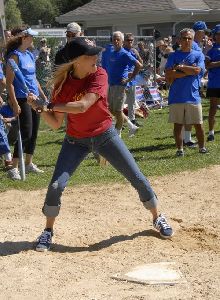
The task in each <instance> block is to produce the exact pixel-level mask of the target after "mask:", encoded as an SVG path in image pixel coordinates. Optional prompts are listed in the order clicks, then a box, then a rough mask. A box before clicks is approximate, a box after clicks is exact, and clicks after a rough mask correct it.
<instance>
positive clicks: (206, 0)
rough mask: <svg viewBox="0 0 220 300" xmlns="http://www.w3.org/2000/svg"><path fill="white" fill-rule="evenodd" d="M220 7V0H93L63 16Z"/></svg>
mask: <svg viewBox="0 0 220 300" xmlns="http://www.w3.org/2000/svg"><path fill="white" fill-rule="evenodd" d="M181 9H182V10H184V9H186V10H190V9H192V10H194V9H195V10H211V9H220V0H193V1H192V0H135V1H134V0H111V1H108V0H92V1H91V2H89V3H87V4H85V5H83V6H81V7H78V8H77V9H75V10H73V11H70V12H68V13H66V14H64V15H61V16H59V17H58V18H61V17H68V16H71V17H79V16H80V17H81V16H83V17H84V18H85V17H86V16H92V15H96V16H97V15H103V14H105V15H108V14H116V13H138V12H140V13H142V12H149V11H151V12H162V11H164V10H166V11H167V10H169V11H172V10H181Z"/></svg>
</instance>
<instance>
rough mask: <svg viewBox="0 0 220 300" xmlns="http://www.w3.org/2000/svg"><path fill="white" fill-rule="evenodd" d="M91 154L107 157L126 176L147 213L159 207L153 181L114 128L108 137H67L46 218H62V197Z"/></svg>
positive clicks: (49, 199) (52, 183) (52, 186)
mask: <svg viewBox="0 0 220 300" xmlns="http://www.w3.org/2000/svg"><path fill="white" fill-rule="evenodd" d="M91 151H95V152H97V153H98V154H100V155H101V156H103V157H104V158H105V159H106V160H107V161H108V162H109V163H110V164H111V165H112V166H113V167H114V168H115V169H116V170H117V171H119V172H120V173H121V174H122V175H124V177H125V178H126V179H127V180H128V181H129V182H130V183H131V184H132V186H133V187H134V188H135V189H136V190H137V192H138V194H139V198H140V201H141V202H142V203H143V205H144V206H145V208H146V209H151V208H155V207H157V197H156V195H155V193H154V191H153V189H152V188H151V185H150V183H149V181H148V180H147V178H146V177H145V176H144V175H143V174H142V172H141V171H140V169H139V167H138V166H137V164H136V162H135V160H134V158H133V156H132V154H131V153H130V152H129V150H128V149H127V147H126V145H125V144H124V142H123V141H122V139H121V138H120V137H119V136H118V134H117V132H116V130H115V128H114V127H110V128H109V129H108V130H106V131H105V132H104V133H102V134H100V135H98V136H95V137H91V138H80V139H78V138H74V137H68V136H66V137H65V139H64V141H63V145H62V148H61V151H60V154H59V156H58V160H57V163H56V166H55V170H54V174H53V177H52V180H51V182H50V184H49V187H48V190H47V194H46V198H45V203H44V206H43V209H42V211H43V213H44V215H45V216H47V217H56V216H58V214H59V211H60V206H61V196H62V193H63V191H64V189H65V187H66V186H67V183H68V181H69V178H70V177H71V175H72V174H73V173H74V171H75V170H76V169H77V167H78V166H79V165H80V163H81V162H82V161H83V159H84V158H85V157H86V156H87V155H88V153H89V152H91Z"/></svg>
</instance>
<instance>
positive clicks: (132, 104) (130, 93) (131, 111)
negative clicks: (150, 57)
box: [124, 33, 143, 127]
mask: <svg viewBox="0 0 220 300" xmlns="http://www.w3.org/2000/svg"><path fill="white" fill-rule="evenodd" d="M133 44H134V35H133V34H132V33H126V34H125V40H124V49H125V50H126V51H128V52H129V53H130V54H131V55H132V56H133V57H134V58H135V59H137V60H138V61H139V62H140V63H141V64H143V60H142V58H141V57H140V55H139V53H138V51H137V50H136V49H135V48H134V47H133ZM133 70H134V65H133V64H132V65H131V66H129V68H128V72H129V73H132V72H133ZM135 85H136V81H135V78H134V79H133V80H131V81H130V82H128V84H127V87H126V90H125V91H126V103H127V104H128V118H129V120H130V121H131V122H132V123H133V124H134V125H136V126H138V127H139V126H140V124H139V123H138V122H137V121H136V119H135V108H136V106H137V105H136V90H135Z"/></svg>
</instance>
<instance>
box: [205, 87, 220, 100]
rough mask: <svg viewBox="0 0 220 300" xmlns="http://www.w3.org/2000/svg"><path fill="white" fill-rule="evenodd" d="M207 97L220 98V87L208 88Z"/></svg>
mask: <svg viewBox="0 0 220 300" xmlns="http://www.w3.org/2000/svg"><path fill="white" fill-rule="evenodd" d="M206 97H207V98H220V88H207V92H206Z"/></svg>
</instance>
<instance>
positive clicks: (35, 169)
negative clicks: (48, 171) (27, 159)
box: [25, 163, 44, 173]
mask: <svg viewBox="0 0 220 300" xmlns="http://www.w3.org/2000/svg"><path fill="white" fill-rule="evenodd" d="M25 173H44V171H43V170H41V169H39V168H38V167H37V166H36V165H35V164H33V163H31V164H30V165H26V166H25Z"/></svg>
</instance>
